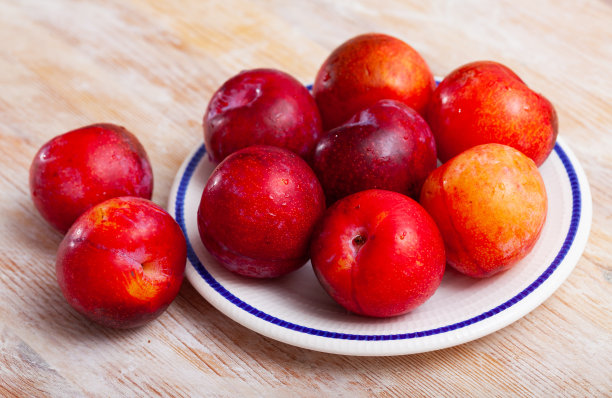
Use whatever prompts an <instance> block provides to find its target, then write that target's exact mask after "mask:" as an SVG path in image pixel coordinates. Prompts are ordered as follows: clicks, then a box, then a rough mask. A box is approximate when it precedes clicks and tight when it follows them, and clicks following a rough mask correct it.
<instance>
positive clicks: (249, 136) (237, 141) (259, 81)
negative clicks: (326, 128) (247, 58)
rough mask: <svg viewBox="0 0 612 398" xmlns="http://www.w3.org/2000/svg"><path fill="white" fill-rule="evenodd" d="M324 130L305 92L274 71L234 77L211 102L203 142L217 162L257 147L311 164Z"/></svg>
mask: <svg viewBox="0 0 612 398" xmlns="http://www.w3.org/2000/svg"><path fill="white" fill-rule="evenodd" d="M321 129H322V127H321V116H320V115H319V109H318V108H317V105H316V103H315V101H314V98H313V97H312V95H311V94H310V93H309V92H308V90H307V89H306V87H304V86H303V85H302V84H301V83H300V82H299V81H297V80H296V79H295V78H293V77H292V76H290V75H289V74H287V73H285V72H281V71H278V70H274V69H253V70H248V71H244V72H241V73H239V74H238V75H236V76H234V77H232V78H231V79H229V80H228V81H226V82H225V83H224V84H223V85H222V86H221V87H220V88H219V90H217V92H215V94H214V95H213V96H212V99H211V100H210V102H209V104H208V108H207V109H206V113H205V115H204V141H205V143H206V149H207V151H208V154H209V157H210V159H211V160H212V161H214V162H220V161H222V160H223V159H225V157H226V156H228V155H229V154H231V153H233V152H235V151H237V150H239V149H242V148H245V147H247V146H250V145H257V144H259V145H272V146H278V147H282V148H286V149H289V150H290V151H293V152H295V153H297V154H298V155H299V156H301V157H302V158H304V159H306V160H310V158H311V157H312V152H313V151H314V147H315V145H316V143H317V141H318V140H319V138H320V136H321V133H322V130H321Z"/></svg>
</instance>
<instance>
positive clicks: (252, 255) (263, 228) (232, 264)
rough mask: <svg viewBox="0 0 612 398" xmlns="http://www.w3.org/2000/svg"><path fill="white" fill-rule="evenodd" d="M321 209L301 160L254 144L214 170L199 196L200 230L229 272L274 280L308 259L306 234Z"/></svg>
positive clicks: (316, 187)
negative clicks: (200, 196)
mask: <svg viewBox="0 0 612 398" xmlns="http://www.w3.org/2000/svg"><path fill="white" fill-rule="evenodd" d="M324 211H325V196H324V194H323V189H322V188H321V185H320V184H319V181H318V180H317V178H316V176H315V174H314V172H313V171H312V169H311V168H310V167H309V166H308V164H307V163H306V162H305V161H304V160H303V159H302V158H300V157H299V156H297V155H296V154H294V153H292V152H290V151H288V150H286V149H283V148H277V147H271V146H264V145H255V146H251V147H247V148H244V149H241V150H239V151H236V152H234V153H233V154H231V155H230V156H228V157H227V158H226V159H225V160H224V161H223V162H221V163H219V165H218V166H217V167H216V168H215V170H214V171H213V173H212V174H211V176H210V178H209V180H208V182H207V183H206V186H205V187H204V191H203V192H202V198H201V201H200V205H199V208H198V229H199V232H200V237H201V239H202V242H203V243H204V246H205V247H206V248H207V249H208V251H209V252H210V253H211V254H212V255H213V256H214V257H215V258H216V259H217V260H218V261H219V262H220V263H221V264H222V265H223V266H225V267H226V268H227V269H229V270H230V271H232V272H235V273H237V274H240V275H243V276H248V277H253V278H274V277H278V276H281V275H284V274H287V273H289V272H291V271H293V270H295V269H297V268H299V267H301V266H302V265H304V264H305V263H306V261H308V244H309V242H310V236H311V234H312V231H313V229H314V226H315V223H316V222H317V221H318V220H319V219H320V218H321V216H322V215H323V212H324Z"/></svg>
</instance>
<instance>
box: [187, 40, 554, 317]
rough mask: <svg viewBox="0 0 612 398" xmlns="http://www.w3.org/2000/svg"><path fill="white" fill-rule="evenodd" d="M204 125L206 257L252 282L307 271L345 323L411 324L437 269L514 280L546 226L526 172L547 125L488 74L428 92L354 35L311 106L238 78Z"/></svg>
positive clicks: (394, 59) (530, 98) (322, 77)
mask: <svg viewBox="0 0 612 398" xmlns="http://www.w3.org/2000/svg"><path fill="white" fill-rule="evenodd" d="M203 125H204V140H205V144H206V149H207V152H208V156H209V159H210V161H212V162H217V163H218V165H217V166H216V168H215V170H214V171H213V172H212V174H211V175H210V177H209V180H208V181H207V183H206V185H205V187H204V190H203V193H202V197H201V201H200V205H199V208H198V214H197V222H198V228H199V233H200V237H201V239H202V242H203V244H204V245H205V247H206V248H207V249H208V251H209V252H210V253H211V254H212V255H213V256H214V257H215V258H216V259H217V260H218V261H219V263H220V264H222V265H223V266H225V267H226V268H227V269H229V270H230V271H232V272H235V273H237V274H240V275H244V276H245V277H252V278H273V277H280V276H282V275H285V274H287V273H289V272H292V271H294V270H296V269H298V268H299V267H301V266H303V265H304V264H305V263H306V262H307V261H308V259H309V258H310V259H311V262H312V266H313V269H314V272H315V274H316V276H317V278H318V280H319V281H320V282H321V285H322V286H323V288H324V289H325V290H326V291H327V292H328V293H329V295H330V296H331V297H332V298H333V299H334V300H335V301H337V302H338V303H339V304H340V305H342V306H343V307H344V308H346V309H347V310H349V311H350V312H353V313H356V314H361V315H368V316H374V317H388V316H394V315H399V314H403V313H406V312H408V311H411V310H412V309H414V308H416V307H417V306H419V305H421V304H422V303H424V302H425V301H426V300H427V299H428V298H429V297H431V296H432V295H433V294H434V292H435V291H436V289H437V288H438V286H439V285H440V283H441V280H442V276H443V274H444V270H445V265H446V264H449V265H450V266H451V267H453V268H455V269H456V270H458V271H459V272H461V273H463V274H465V275H468V276H471V277H476V278H484V277H489V276H492V275H494V274H497V273H499V272H500V271H503V270H506V269H508V268H510V267H512V266H513V265H514V264H516V263H517V262H518V261H519V260H520V259H522V258H524V257H525V256H526V255H527V254H528V253H529V252H530V250H531V249H532V248H533V246H534V244H535V242H536V241H537V239H538V237H539V235H540V232H541V230H542V227H543V225H544V221H545V218H546V212H547V197H546V190H545V187H544V182H543V180H542V177H541V175H540V173H539V171H538V166H540V165H541V164H542V163H543V162H544V160H545V159H546V158H547V157H548V155H549V154H550V152H551V151H552V149H553V146H554V144H555V141H556V137H557V117H556V113H555V110H554V108H553V106H552V105H551V103H550V102H549V101H548V100H547V99H546V98H544V97H543V96H542V95H540V94H538V93H536V92H534V91H532V90H531V89H530V88H529V87H527V85H526V84H525V83H524V82H523V81H522V80H521V79H520V78H519V77H518V76H517V75H516V74H515V73H514V72H512V71H511V70H510V69H509V68H507V67H506V66H504V65H501V64H499V63H496V62H491V61H480V62H473V63H469V64H467V65H464V66H461V67H459V68H458V69H456V70H454V71H452V72H451V73H450V74H449V75H448V76H446V77H445V78H444V79H443V80H442V81H441V82H440V84H439V85H438V86H436V83H435V81H434V78H433V76H432V73H431V72H430V70H429V67H428V66H427V64H426V62H425V61H424V60H423V58H422V57H421V56H420V55H419V53H418V52H417V51H415V50H414V49H413V48H412V47H410V46H409V45H408V44H406V43H404V42H403V41H401V40H399V39H397V38H394V37H391V36H388V35H384V34H364V35H361V36H357V37H355V38H352V39H350V40H348V41H347V42H345V43H343V44H342V45H340V46H339V47H338V48H336V49H335V50H334V51H333V52H332V53H331V54H330V55H329V57H328V58H327V59H326V60H325V61H324V63H323V65H322V66H321V67H320V69H319V71H318V73H317V75H316V78H315V80H314V84H313V87H312V94H311V93H310V92H309V90H308V89H307V88H306V87H304V86H303V85H302V84H301V83H300V82H298V81H297V80H296V79H295V78H293V77H292V76H290V75H289V74H287V73H285V72H282V71H278V70H273V69H253V70H247V71H244V72H241V73H239V74H238V75H236V76H234V77H232V78H231V79H229V80H228V81H226V82H225V83H224V84H223V85H222V86H221V87H220V88H219V89H218V90H217V91H216V92H215V93H214V95H213V96H212V98H211V100H210V102H209V104H208V107H207V109H206V112H205V115H204V122H203ZM438 162H440V163H438ZM439 164H440V166H439Z"/></svg>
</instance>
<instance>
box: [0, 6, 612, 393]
mask: <svg viewBox="0 0 612 398" xmlns="http://www.w3.org/2000/svg"><path fill="white" fill-rule="evenodd" d="M372 31H376V32H384V33H388V34H392V35H395V36H397V37H399V38H401V39H403V40H405V41H406V42H408V43H409V44H411V45H412V46H413V47H414V48H416V49H417V50H418V51H419V52H420V53H421V54H422V55H423V57H424V58H425V59H426V60H427V62H428V63H429V65H430V67H431V69H432V71H433V72H434V74H436V75H444V74H446V73H448V72H449V71H451V70H452V69H454V68H455V67H457V66H459V65H461V64H463V63H466V62H469V61H473V60H480V59H491V60H496V61H499V62H502V63H504V64H506V65H508V66H509V67H511V68H512V69H514V70H515V71H516V72H517V73H518V74H519V75H520V76H521V77H522V78H523V80H525V81H526V82H527V83H528V84H529V85H530V86H532V87H533V88H534V89H536V90H537V91H539V92H541V93H544V94H545V95H546V96H547V97H548V98H549V99H550V100H551V101H552V102H553V103H554V104H555V106H556V109H557V112H558V114H559V119H560V134H561V135H562V136H563V138H564V139H565V141H566V143H568V145H569V146H570V148H571V149H572V150H573V151H574V152H575V154H576V155H577V157H578V158H579V160H580V162H581V164H582V165H583V167H584V169H585V171H586V174H587V176H588V178H589V181H590V186H591V191H592V195H593V210H594V216H593V226H592V232H591V236H590V239H589V242H588V244H587V247H586V250H585V253H584V255H583V257H582V258H581V259H580V261H579V263H578V265H577V266H576V269H575V270H574V271H573V273H572V274H571V275H570V277H569V278H568V279H567V281H566V282H565V283H564V284H563V285H562V286H561V288H560V289H559V290H558V291H557V292H556V293H555V294H554V295H553V296H552V297H551V298H549V299H548V300H547V301H545V302H544V304H543V305H541V306H540V307H538V308H537V309H536V310H534V311H533V312H531V313H530V314H528V315H526V316H525V317H524V318H522V319H520V320H519V321H517V322H515V323H513V324H512V325H510V326H508V327H506V328H504V329H502V330H501V331H499V332H496V333H493V334H491V335H489V336H486V337H484V338H481V339H479V340H476V341H473V342H470V343H467V344H464V345H461V346H457V347H453V348H449V349H445V350H441V351H434V352H428V353H423V354H418V355H407V356H398V357H370V358H368V357H350V356H338V355H329V354H323V353H318V352H313V351H309V350H305V349H301V348H296V347H293V346H289V345H286V344H283V343H279V342H276V341H273V340H270V339H268V338H265V337H262V336H260V335H258V334H256V333H254V332H252V331H250V330H248V329H246V328H244V327H242V326H240V325H238V324H236V323H234V322H233V321H231V320H229V319H228V318H227V317H225V316H224V315H223V314H221V313H220V312H218V311H217V310H215V309H214V308H213V307H211V305H210V304H208V303H207V302H206V301H205V300H204V299H203V298H201V297H200V296H199V295H198V294H197V292H196V291H195V290H194V288H193V287H191V286H190V284H189V283H187V282H185V284H184V286H183V288H182V290H181V292H180V294H179V296H178V298H177V299H176V301H175V302H174V303H173V304H172V305H171V306H170V308H169V309H168V311H167V312H166V313H164V314H163V315H162V316H161V317H160V318H159V319H158V320H156V321H154V322H152V323H150V324H149V325H147V326H145V327H142V328H139V329H136V330H130V331H117V330H109V329H104V328H101V327H98V326H96V325H93V324H91V323H89V322H87V321H85V320H83V318H82V317H80V316H79V315H78V314H76V312H75V311H74V310H72V309H71V308H70V307H69V306H68V304H67V303H66V302H65V300H64V299H63V297H62V295H61V292H60V290H59V288H58V286H57V283H56V281H55V276H54V259H55V251H56V249H57V245H58V243H59V242H60V240H61V235H60V234H59V233H57V232H54V231H53V230H52V229H51V228H50V227H49V226H47V225H46V224H45V223H44V222H43V220H42V219H41V217H40V216H39V215H38V214H37V212H36V211H35V209H34V207H33V205H32V202H31V200H30V198H29V193H28V178H27V177H28V168H29V165H30V162H31V161H32V159H33V156H34V154H35V152H36V151H37V150H38V148H39V147H40V146H41V145H42V144H43V143H44V142H46V141H47V140H48V139H50V138H51V137H53V136H55V135H58V134H60V133H63V132H65V131H68V130H71V129H73V128H76V127H80V126H83V125H86V124H90V123H94V122H114V123H118V124H122V125H124V126H125V127H127V128H128V129H130V130H131V131H132V132H134V133H135V134H136V135H137V136H138V137H139V139H140V140H141V142H142V143H143V145H144V146H145V148H146V149H147V152H148V154H149V156H150V158H151V161H152V164H153V169H154V173H155V190H154V197H153V199H154V201H155V202H157V203H159V204H161V205H165V204H166V202H167V199H168V193H169V189H170V185H171V183H172V180H173V178H174V175H175V173H176V172H177V169H178V167H179V166H180V164H181V162H182V161H183V159H184V158H185V157H186V156H187V154H188V153H189V152H190V150H191V149H192V148H193V147H194V146H196V145H199V144H200V143H201V142H202V130H201V119H202V116H203V113H204V109H205V107H206V104H207V102H208V100H209V98H210V96H211V94H212V92H213V91H214V90H215V89H216V88H217V87H218V86H219V85H220V84H221V83H223V81H225V80H226V79H227V78H229V77H230V76H232V75H233V74H235V73H237V72H238V71H240V70H242V69H250V68H255V67H273V68H278V69H282V70H284V71H286V72H288V73H291V74H292V75H294V76H296V77H297V78H298V79H299V80H301V81H302V82H304V83H308V82H312V80H313V79H314V76H315V74H316V71H317V69H318V67H319V65H320V64H321V63H322V62H323V60H324V59H325V57H326V56H327V54H328V53H329V52H330V51H331V50H332V49H333V48H335V47H336V46H337V45H339V44H340V43H342V42H343V41H344V40H346V39H348V38H350V37H352V36H354V35H357V34H360V33H364V32H372ZM611 73H612V2H610V1H594V0H593V1H586V0H585V1H582V0H578V1H567V0H563V1H552V0H549V1H542V0H530V1H496V2H489V1H450V0H449V1H433V2H421V1H382V0H378V1H376V0H371V1H370V0H367V1H350V0H340V1H331V0H330V1H323V0H317V1H295V2H285V1H263V0H258V1H248V0H224V1H222V2H216V1H204V0H183V1H155V0H149V1H145V0H111V1H84V0H82V1H78V0H52V1H51V0H49V1H47V0H38V1H34V0H0V162H1V163H0V195H1V200H0V215H1V216H0V236H1V238H0V396H36V397H44V396H94V397H98V396H99V397H108V396H185V397H194V396H215V397H217V396H218V397H234V396H279V397H286V396H304V397H321V396H350V397H362V396H401V397H404V396H610V395H612V380H611V374H612V317H611V312H612V294H611V291H612V255H611V254H610V252H611V250H612V245H611V243H612V236H611V235H612V205H611V203H612V168H611V165H612V78H611V77H610V76H611Z"/></svg>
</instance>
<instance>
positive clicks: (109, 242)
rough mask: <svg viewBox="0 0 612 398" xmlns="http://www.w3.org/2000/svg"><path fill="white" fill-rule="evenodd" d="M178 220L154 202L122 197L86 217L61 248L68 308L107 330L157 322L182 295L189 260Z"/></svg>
mask: <svg viewBox="0 0 612 398" xmlns="http://www.w3.org/2000/svg"><path fill="white" fill-rule="evenodd" d="M186 253H187V247H186V242H185V238H184V236H183V233H182V231H181V228H180V227H179V225H178V224H177V223H176V221H174V219H173V218H172V216H170V214H168V213H167V212H166V211H164V210H163V209H162V208H161V207H159V206H157V205H156V204H154V203H153V202H150V201H149V200H146V199H142V198H136V197H127V196H126V197H118V198H112V199H109V200H106V201H104V202H102V203H99V204H97V205H96V206H94V207H92V208H91V209H89V210H87V211H86V212H85V213H83V214H82V215H81V216H80V217H79V218H78V219H77V221H76V222H75V223H74V224H73V225H72V227H71V228H70V230H69V231H68V233H67V234H66V235H65V236H64V239H63V240H62V242H61V243H60V246H59V250H58V253H57V261H56V275H57V281H58V283H59V286H60V288H61V290H62V293H63V294H64V297H65V298H66V300H67V301H68V303H69V304H70V305H71V306H72V307H73V308H74V309H76V310H77V311H78V312H80V313H81V314H83V315H84V316H85V317H86V318H88V319H90V320H92V321H94V322H96V323H98V324H101V325H103V326H107V327H113V328H122V329H123V328H133V327H137V326H141V325H144V324H145V323H147V322H150V321H151V320H153V319H155V318H157V317H158V316H159V315H160V314H161V313H162V312H164V310H165V309H166V308H167V307H168V306H169V305H170V303H171V302H172V301H173V300H174V298H175V297H176V295H177V294H178V291H179V288H180V287H181V283H182V281H183V275H184V270H185V262H186V259H187V257H186V256H187V254H186Z"/></svg>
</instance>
